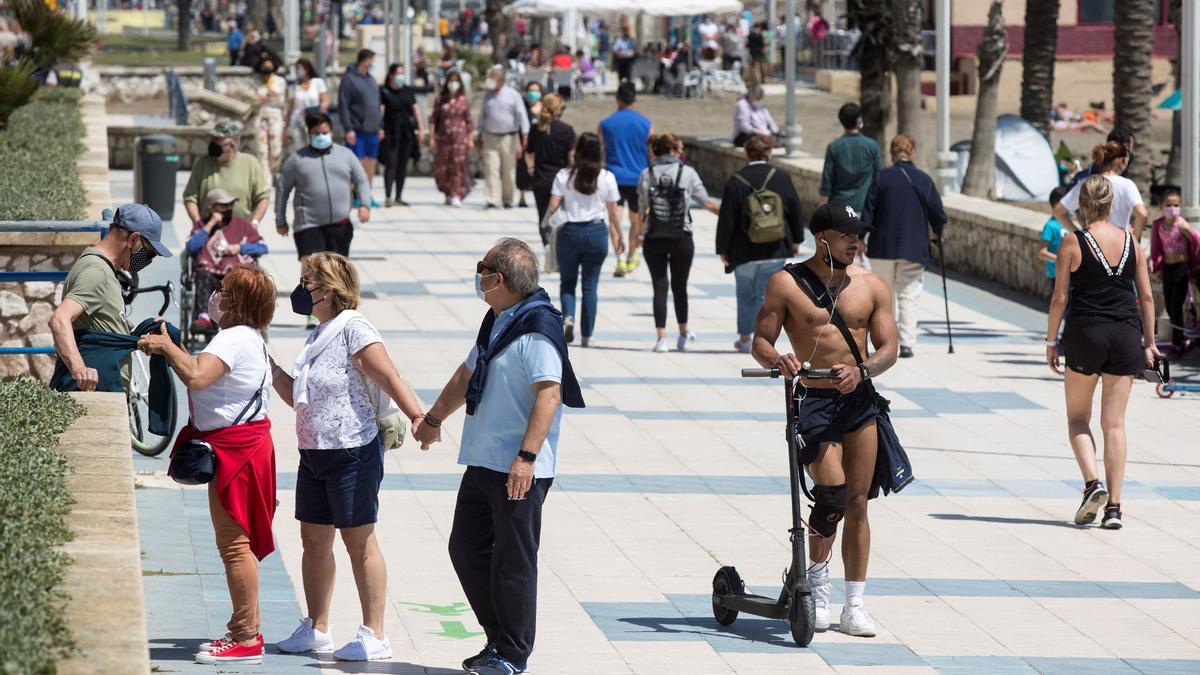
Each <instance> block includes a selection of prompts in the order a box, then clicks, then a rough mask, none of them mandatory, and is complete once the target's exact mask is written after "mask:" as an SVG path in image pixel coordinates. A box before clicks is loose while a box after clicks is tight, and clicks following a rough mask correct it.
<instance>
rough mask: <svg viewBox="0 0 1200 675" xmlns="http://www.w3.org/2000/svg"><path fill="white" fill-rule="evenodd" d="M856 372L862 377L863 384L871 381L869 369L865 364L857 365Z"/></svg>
mask: <svg viewBox="0 0 1200 675" xmlns="http://www.w3.org/2000/svg"><path fill="white" fill-rule="evenodd" d="M858 372H859V374H860V375H862V379H863V382H866V381H867V380H869V379H871V368H870V367H869V366H867V364H865V363H860V364H858Z"/></svg>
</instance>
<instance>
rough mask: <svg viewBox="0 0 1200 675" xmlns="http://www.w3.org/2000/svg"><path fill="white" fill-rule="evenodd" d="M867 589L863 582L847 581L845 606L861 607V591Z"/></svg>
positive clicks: (865, 583)
mask: <svg viewBox="0 0 1200 675" xmlns="http://www.w3.org/2000/svg"><path fill="white" fill-rule="evenodd" d="M866 588H867V582H865V581H847V582H846V604H847V605H861V604H863V599H862V597H863V591H864V590H866Z"/></svg>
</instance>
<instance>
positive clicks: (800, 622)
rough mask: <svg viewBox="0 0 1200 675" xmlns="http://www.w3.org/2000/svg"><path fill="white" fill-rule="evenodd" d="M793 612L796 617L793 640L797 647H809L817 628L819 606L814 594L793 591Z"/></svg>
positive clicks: (792, 623) (793, 623)
mask: <svg viewBox="0 0 1200 675" xmlns="http://www.w3.org/2000/svg"><path fill="white" fill-rule="evenodd" d="M792 611H793V613H794V616H795V619H794V620H793V621H792V622H791V628H792V639H793V640H795V641H796V646H797V647H807V646H808V644H809V643H810V642H812V639H813V631H814V630H815V629H816V626H817V605H816V602H815V601H814V600H813V596H812V593H804V592H801V591H799V590H795V591H792Z"/></svg>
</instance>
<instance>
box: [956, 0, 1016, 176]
mask: <svg viewBox="0 0 1200 675" xmlns="http://www.w3.org/2000/svg"><path fill="white" fill-rule="evenodd" d="M1003 10H1004V0H992V6H991V8H990V9H988V22H987V27H986V28H984V30H983V40H981V41H980V43H979V47H978V48H977V49H976V51H975V53H976V55H977V56H978V58H979V95H978V96H977V97H976V99H975V129H974V131H973V132H972V133H971V161H970V162H968V163H967V175H966V176H965V177H963V184H962V192H963V194H966V195H972V196H975V197H986V196H988V193H989V192H990V191H991V190H992V185H993V183H994V182H995V179H996V94H997V92H998V90H999V88H1000V69H1001V68H1002V67H1003V66H1004V57H1005V56H1007V55H1008V36H1007V34H1006V33H1005V31H1004V11H1003Z"/></svg>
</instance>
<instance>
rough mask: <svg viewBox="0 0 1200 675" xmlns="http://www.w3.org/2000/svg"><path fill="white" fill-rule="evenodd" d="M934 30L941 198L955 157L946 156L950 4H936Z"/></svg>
mask: <svg viewBox="0 0 1200 675" xmlns="http://www.w3.org/2000/svg"><path fill="white" fill-rule="evenodd" d="M934 29H935V31H936V34H937V53H936V56H935V60H936V63H937V170H936V171H935V172H934V173H935V175H936V176H937V182H938V187H939V188H940V189H941V191H942V193H943V194H944V193H945V192H946V190H947V189H948V188H947V187H946V186H947V185H949V184H950V181H951V180H953V178H954V174H955V171H954V160H955V155H954V153H953V152H950V0H936V5H935V7H934Z"/></svg>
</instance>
